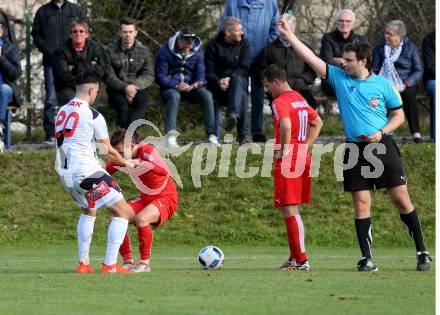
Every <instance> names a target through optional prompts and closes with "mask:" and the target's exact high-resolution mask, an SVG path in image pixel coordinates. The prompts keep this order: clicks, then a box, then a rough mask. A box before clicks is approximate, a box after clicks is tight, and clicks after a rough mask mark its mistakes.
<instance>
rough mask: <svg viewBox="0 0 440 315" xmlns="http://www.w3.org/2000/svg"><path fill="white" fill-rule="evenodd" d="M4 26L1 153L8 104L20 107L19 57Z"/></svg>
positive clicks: (0, 38)
mask: <svg viewBox="0 0 440 315" xmlns="http://www.w3.org/2000/svg"><path fill="white" fill-rule="evenodd" d="M6 27H7V26H6V25H4V24H1V23H0V151H3V129H4V123H5V120H6V111H7V109H8V104H10V103H12V104H14V105H20V90H19V89H18V86H17V84H16V82H17V79H18V77H19V76H20V74H21V66H20V55H19V52H18V49H17V47H16V46H15V45H13V44H11V43H9V40H8V35H7V29H6Z"/></svg>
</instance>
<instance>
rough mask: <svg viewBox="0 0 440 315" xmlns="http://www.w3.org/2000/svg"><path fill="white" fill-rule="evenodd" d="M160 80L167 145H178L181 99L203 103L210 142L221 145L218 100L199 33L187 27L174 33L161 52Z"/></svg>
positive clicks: (158, 66)
mask: <svg viewBox="0 0 440 315" xmlns="http://www.w3.org/2000/svg"><path fill="white" fill-rule="evenodd" d="M155 71H156V82H157V84H158V85H159V87H160V95H161V96H162V99H163V100H164V102H165V106H166V114H165V133H166V134H167V140H166V141H167V142H166V144H167V146H168V147H169V148H178V147H179V145H178V144H177V138H176V137H177V131H176V130H177V129H176V125H177V122H176V120H177V112H178V110H179V103H180V100H181V99H182V100H184V101H189V102H198V103H200V104H201V105H202V111H203V122H204V124H205V132H206V134H207V136H208V142H209V143H211V144H214V145H219V142H218V139H217V136H216V127H215V119H214V101H213V98H212V94H211V92H209V91H208V90H207V89H206V88H205V87H204V86H205V60H204V56H203V51H202V48H201V40H200V38H199V37H198V36H196V34H195V32H194V31H193V30H191V29H189V28H184V29H182V30H180V31H179V32H177V33H176V34H174V36H172V37H171V38H170V39H169V40H168V42H166V43H165V44H164V45H163V46H162V47H161V48H160V49H159V52H158V53H157V56H156V65H155Z"/></svg>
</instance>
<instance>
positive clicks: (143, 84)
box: [105, 18, 154, 129]
mask: <svg viewBox="0 0 440 315" xmlns="http://www.w3.org/2000/svg"><path fill="white" fill-rule="evenodd" d="M137 34H138V31H137V25H136V21H135V20H133V19H131V18H123V19H122V20H121V32H120V37H119V38H118V39H116V40H115V41H113V42H112V43H110V44H109V45H108V46H107V48H106V50H105V53H106V71H105V72H106V73H105V83H106V84H107V94H108V97H109V103H110V105H112V106H114V107H115V108H116V111H117V113H118V125H119V126H120V127H122V128H124V129H127V127H128V126H129V125H130V124H131V123H132V122H133V121H135V120H137V119H144V118H145V114H146V112H147V105H148V100H147V92H146V90H145V89H146V88H147V87H149V86H150V85H151V84H152V83H153V81H154V66H153V56H152V54H151V51H150V49H148V47H146V46H144V45H143V44H142V43H141V42H140V41H138V40H137V39H136V37H137Z"/></svg>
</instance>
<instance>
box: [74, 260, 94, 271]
mask: <svg viewBox="0 0 440 315" xmlns="http://www.w3.org/2000/svg"><path fill="white" fill-rule="evenodd" d="M75 272H78V273H89V272H93V268H92V265H87V264H85V263H83V262H82V261H81V262H80V263H79V265H78V267H76V270H75Z"/></svg>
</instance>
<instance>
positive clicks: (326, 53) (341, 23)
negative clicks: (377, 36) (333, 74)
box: [320, 9, 365, 97]
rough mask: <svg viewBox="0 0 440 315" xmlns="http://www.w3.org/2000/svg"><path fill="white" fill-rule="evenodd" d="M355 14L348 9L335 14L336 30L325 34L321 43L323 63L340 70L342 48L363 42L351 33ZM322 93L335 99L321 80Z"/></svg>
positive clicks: (361, 38) (361, 37)
mask: <svg viewBox="0 0 440 315" xmlns="http://www.w3.org/2000/svg"><path fill="white" fill-rule="evenodd" d="M354 21H355V14H354V12H353V11H352V10H350V9H342V10H340V11H338V12H337V13H336V29H335V30H334V31H333V32H330V33H326V34H324V36H323V37H322V41H321V53H320V55H321V59H322V60H324V62H325V63H328V64H330V65H333V66H336V67H339V68H342V62H343V60H344V59H343V58H342V55H343V54H344V46H345V45H346V44H348V43H354V42H361V41H365V38H364V37H363V36H362V35H359V34H357V33H355V32H353V26H354ZM321 88H322V91H323V92H324V94H325V95H326V96H329V97H336V95H335V91H334V90H333V87H332V86H331V85H330V83H329V82H327V81H326V80H322V83H321Z"/></svg>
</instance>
